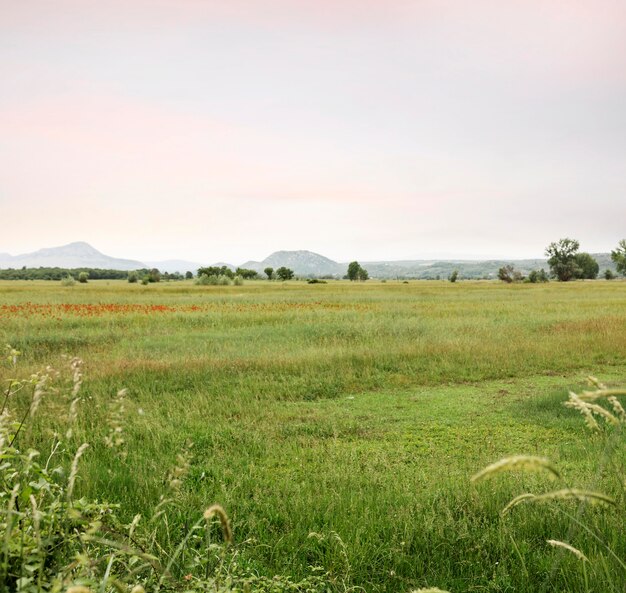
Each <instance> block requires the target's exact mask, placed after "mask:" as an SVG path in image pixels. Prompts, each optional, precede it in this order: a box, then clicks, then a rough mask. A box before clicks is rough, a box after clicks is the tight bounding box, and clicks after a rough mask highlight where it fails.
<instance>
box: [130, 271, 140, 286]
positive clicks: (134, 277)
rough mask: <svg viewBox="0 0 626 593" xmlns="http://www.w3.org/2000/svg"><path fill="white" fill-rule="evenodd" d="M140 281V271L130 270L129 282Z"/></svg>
mask: <svg viewBox="0 0 626 593" xmlns="http://www.w3.org/2000/svg"><path fill="white" fill-rule="evenodd" d="M138 281H139V272H136V271H134V270H133V271H132V272H128V282H130V283H131V284H136V283H137V282H138Z"/></svg>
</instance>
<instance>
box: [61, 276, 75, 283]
mask: <svg viewBox="0 0 626 593" xmlns="http://www.w3.org/2000/svg"><path fill="white" fill-rule="evenodd" d="M74 284H76V280H74V277H73V276H70V275H69V274H68V275H67V276H66V277H65V278H63V279H62V280H61V286H74Z"/></svg>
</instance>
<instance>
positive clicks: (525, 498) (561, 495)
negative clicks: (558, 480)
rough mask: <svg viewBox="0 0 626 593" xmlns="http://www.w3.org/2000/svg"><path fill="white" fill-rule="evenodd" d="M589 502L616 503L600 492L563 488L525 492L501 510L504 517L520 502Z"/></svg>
mask: <svg viewBox="0 0 626 593" xmlns="http://www.w3.org/2000/svg"><path fill="white" fill-rule="evenodd" d="M571 499H575V500H578V501H584V502H589V503H592V504H610V505H615V504H616V502H615V500H613V499H612V498H611V497H610V496H607V495H606V494H602V493H601V492H592V491H590V490H579V489H577V488H564V489H563V490H554V491H553V492H546V493H545V494H531V493H530V492H527V493H525V494H520V495H519V496H516V497H515V498H514V499H513V500H511V502H509V503H508V504H507V505H506V506H505V507H504V508H503V509H502V514H503V515H506V514H507V513H508V512H509V511H510V510H511V509H512V508H514V507H516V506H517V505H518V504H520V503H522V502H545V501H551V500H571Z"/></svg>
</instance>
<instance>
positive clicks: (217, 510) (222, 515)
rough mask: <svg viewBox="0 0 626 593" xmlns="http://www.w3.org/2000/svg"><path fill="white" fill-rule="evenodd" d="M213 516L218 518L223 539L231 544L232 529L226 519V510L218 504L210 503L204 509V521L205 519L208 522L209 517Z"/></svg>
mask: <svg viewBox="0 0 626 593" xmlns="http://www.w3.org/2000/svg"><path fill="white" fill-rule="evenodd" d="M214 516H217V517H218V518H219V520H220V524H221V526H222V534H223V535H224V540H225V541H226V542H227V543H229V544H232V543H233V531H232V529H231V527H230V521H229V520H228V515H227V514H226V511H225V510H224V509H223V508H222V507H221V506H220V505H219V504H214V505H211V506H210V507H209V508H208V509H207V510H206V511H204V519H205V521H207V523H208V522H209V520H210V519H211V517H214Z"/></svg>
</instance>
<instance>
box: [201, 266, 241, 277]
mask: <svg viewBox="0 0 626 593" xmlns="http://www.w3.org/2000/svg"><path fill="white" fill-rule="evenodd" d="M202 274H206V275H207V276H226V277H227V278H229V279H230V280H232V279H233V278H234V277H235V274H234V273H233V271H232V270H231V269H230V268H229V267H228V266H207V267H205V268H198V276H202Z"/></svg>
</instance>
